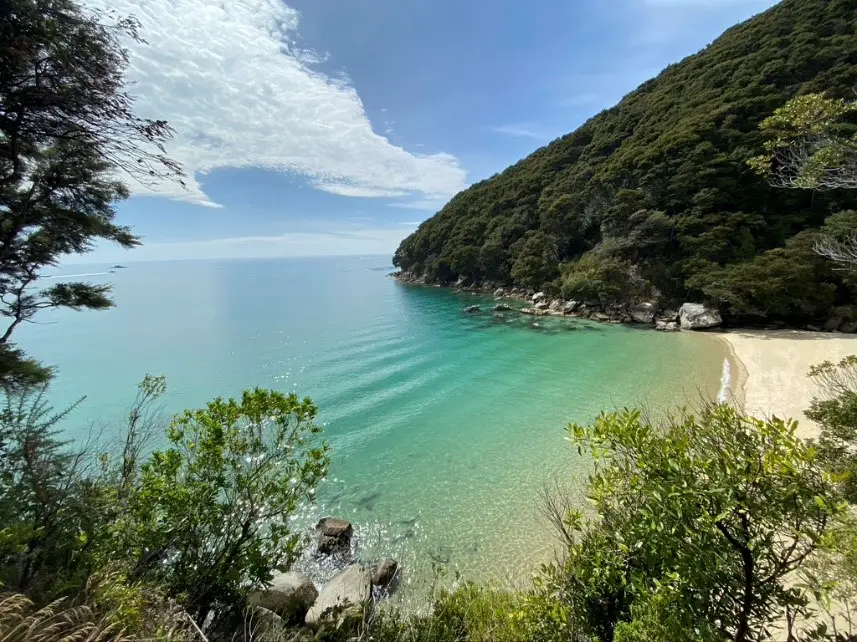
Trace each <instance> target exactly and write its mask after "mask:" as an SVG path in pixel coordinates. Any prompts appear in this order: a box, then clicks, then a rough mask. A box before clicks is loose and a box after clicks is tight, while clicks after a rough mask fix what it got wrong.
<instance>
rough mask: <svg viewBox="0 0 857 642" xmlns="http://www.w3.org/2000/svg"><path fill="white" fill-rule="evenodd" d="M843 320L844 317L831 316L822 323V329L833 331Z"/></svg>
mask: <svg viewBox="0 0 857 642" xmlns="http://www.w3.org/2000/svg"><path fill="white" fill-rule="evenodd" d="M844 322H845V319H843V318H842V317H833V318H832V319H828V321H827V323H825V324H824V329H825V330H826V331H827V332H833V331H834V330H838V329H839V326H841V325H842V324H843V323H844Z"/></svg>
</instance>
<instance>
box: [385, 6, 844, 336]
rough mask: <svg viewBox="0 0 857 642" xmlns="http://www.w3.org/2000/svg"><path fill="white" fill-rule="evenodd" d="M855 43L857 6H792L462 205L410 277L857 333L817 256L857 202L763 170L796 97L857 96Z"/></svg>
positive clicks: (434, 234)
mask: <svg viewBox="0 0 857 642" xmlns="http://www.w3.org/2000/svg"><path fill="white" fill-rule="evenodd" d="M784 34H786V35H784ZM855 41H857V38H855V35H854V15H853V5H851V4H849V3H847V2H827V1H826V0H802V1H800V2H798V1H793V0H786V1H785V2H782V3H781V4H779V5H778V6H776V7H774V8H773V9H771V10H770V11H767V12H765V13H764V14H761V15H760V16H758V17H756V18H754V19H752V20H749V21H747V22H745V23H743V24H740V25H738V26H736V27H733V28H732V29H729V30H728V31H727V32H726V33H725V34H723V35H722V36H721V37H720V38H718V39H717V40H716V41H715V42H714V43H713V44H711V45H710V46H709V47H707V48H706V49H704V50H703V51H701V52H700V53H698V54H696V55H693V56H690V57H688V58H686V59H685V60H683V61H682V62H680V63H678V64H675V65H672V66H670V67H668V68H667V69H666V70H665V71H663V73H661V74H660V75H659V76H657V77H656V78H654V79H652V80H650V81H647V82H645V83H644V84H643V85H641V86H640V87H639V88H637V89H636V90H635V91H633V92H631V93H630V94H629V95H628V96H627V97H625V98H624V99H623V100H622V101H621V102H620V103H619V104H618V105H616V106H615V107H612V108H610V109H607V110H605V111H603V112H601V113H600V114H598V115H596V116H595V117H593V118H592V119H591V120H589V121H588V122H586V123H585V124H584V125H583V126H581V127H580V128H579V129H577V130H576V131H574V132H572V133H570V134H568V135H566V136H563V137H561V138H559V139H557V140H555V141H554V142H552V143H551V144H549V145H547V146H545V147H543V148H541V149H539V150H537V151H536V152H534V153H533V154H531V155H530V156H528V157H527V158H525V159H523V160H521V161H520V162H518V163H516V164H515V165H513V166H512V167H510V168H508V169H506V170H505V171H503V172H502V173H500V174H498V175H496V176H494V177H492V178H490V179H488V180H484V181H481V182H479V183H476V184H475V185H473V186H471V187H470V188H468V189H467V190H464V191H463V192H461V193H459V194H458V195H456V196H455V197H454V198H453V199H452V200H451V201H450V202H449V203H448V204H447V205H446V206H445V207H444V208H443V209H441V210H440V211H439V212H438V213H437V214H436V215H434V216H433V217H432V218H430V219H429V220H427V221H425V222H424V223H423V224H422V225H421V226H420V227H419V228H418V229H417V231H416V232H414V233H413V234H412V235H411V236H409V237H408V238H406V239H405V240H404V241H403V242H402V243H401V245H400V247H399V248H398V250H397V252H396V254H395V257H394V264H395V265H396V266H397V267H399V268H400V269H401V270H402V271H403V272H404V273H407V274H409V275H410V278H411V279H412V280H413V279H416V280H424V281H425V282H428V283H435V284H442V285H455V284H466V285H476V286H478V287H484V288H485V289H490V288H493V287H506V288H509V287H519V288H525V289H528V290H530V291H533V292H538V291H545V292H546V293H548V294H549V295H552V296H556V297H558V298H562V299H566V300H577V301H593V302H597V303H599V304H600V305H601V306H602V307H608V306H613V305H617V304H619V305H621V304H633V303H637V302H640V301H655V302H657V303H658V305H660V306H661V307H662V308H669V309H677V308H678V307H679V306H681V304H682V303H684V302H687V301H691V302H700V303H707V304H709V305H712V306H714V307H717V308H718V309H719V310H720V312H721V313H722V314H723V315H724V318H729V319H731V320H732V321H733V322H734V323H735V324H736V325H746V324H752V325H755V324H758V323H759V322H760V321H761V322H763V323H764V322H767V321H771V320H778V321H780V322H785V323H786V324H788V325H790V326H797V327H806V325H815V326H818V327H823V326H825V325H828V326H829V327H830V326H832V327H834V328H836V327H839V326H842V325H843V324H845V323H849V322H853V321H857V308H854V307H853V306H852V302H853V301H854V300H855V294H857V290H855V288H857V283H855V281H854V280H853V279H852V278H849V275H848V274H847V273H843V272H842V271H839V270H836V269H835V266H834V265H833V264H832V263H831V262H830V261H827V260H826V259H824V258H823V257H820V256H819V255H818V254H816V253H815V252H814V251H813V250H814V244H815V241H816V239H817V238H818V237H819V235H820V234H825V235H837V234H839V235H841V234H843V233H846V232H848V231H851V230H854V229H857V212H855V210H857V192H855V191H853V190H837V191H826V192H822V191H811V190H788V189H781V188H776V187H772V186H770V185H769V184H768V183H767V182H766V181H765V179H764V178H762V177H760V176H758V175H757V174H755V173H754V172H753V171H752V170H751V169H750V168H749V167H748V160H749V159H751V158H752V157H754V156H755V155H757V154H759V153H761V151H762V149H763V146H764V142H765V136H764V133H763V132H761V131H760V130H759V125H760V123H761V122H762V121H763V120H764V119H765V118H767V117H768V116H770V115H771V113H772V112H773V111H774V110H776V109H777V108H779V107H781V106H782V105H784V104H785V103H786V102H787V101H789V100H790V99H792V98H793V97H795V96H796V95H800V94H806V93H809V92H818V93H824V95H825V96H829V97H834V98H846V99H853V91H854V90H853V88H854V87H855V85H857V67H855V66H854V65H853V63H852V62H850V61H849V53H848V52H853V51H854V50H855V49H857V42H855Z"/></svg>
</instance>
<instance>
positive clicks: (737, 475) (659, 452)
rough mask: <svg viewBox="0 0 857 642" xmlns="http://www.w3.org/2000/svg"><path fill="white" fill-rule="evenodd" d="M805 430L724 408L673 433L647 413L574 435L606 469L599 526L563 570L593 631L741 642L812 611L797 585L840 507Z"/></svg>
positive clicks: (620, 416) (621, 415)
mask: <svg viewBox="0 0 857 642" xmlns="http://www.w3.org/2000/svg"><path fill="white" fill-rule="evenodd" d="M796 426H797V424H795V423H794V422H784V421H781V420H779V419H776V418H774V419H771V420H769V421H763V420H759V419H753V418H751V417H746V416H743V415H742V414H740V413H739V412H738V411H736V410H735V409H733V408H731V407H729V406H726V405H716V406H710V407H707V408H705V409H704V410H703V411H702V412H701V413H700V414H699V415H693V414H689V413H685V414H683V415H681V416H680V417H677V418H675V419H674V420H671V421H669V422H667V423H666V425H663V426H656V425H653V424H652V423H650V422H649V421H647V420H645V419H644V418H643V417H642V416H641V414H640V412H638V411H623V412H618V413H612V414H605V415H602V416H601V417H599V418H598V419H597V420H596V421H595V423H594V424H593V425H591V426H586V427H584V426H578V425H572V426H570V432H571V435H572V438H573V439H574V441H575V442H576V443H577V444H578V448H579V450H580V451H581V452H582V451H583V450H584V449H586V450H588V451H589V452H590V453H591V454H592V455H593V456H594V458H595V461H596V470H595V472H594V473H593V474H592V475H591V476H590V480H589V497H590V499H591V501H592V502H593V505H594V507H595V510H596V511H597V515H598V519H597V520H596V521H593V522H589V523H587V524H583V523H582V522H581V524H580V526H579V533H580V534H579V540H578V542H577V543H576V544H575V545H573V546H572V547H571V549H570V551H569V556H568V560H567V562H566V564H565V566H564V569H563V570H564V574H565V578H564V581H565V583H566V585H567V586H568V587H569V588H568V589H567V590H568V594H569V595H570V597H571V606H572V610H573V613H572V615H573V617H574V618H576V620H577V622H578V625H579V626H580V627H581V628H582V629H583V631H584V632H585V633H586V634H588V635H590V636H592V637H594V638H597V639H599V640H605V641H606V640H615V639H622V640H638V639H640V640H641V639H650V640H696V639H728V640H734V641H735V642H743V641H745V640H756V639H759V638H760V637H761V636H763V631H764V630H765V627H767V626H768V625H769V624H770V623H771V622H773V621H774V620H776V619H777V618H780V617H782V616H783V614H784V612H785V609H786V607H788V608H789V609H791V611H792V613H796V614H800V613H805V611H806V609H805V607H806V604H807V597H806V595H805V594H804V593H802V592H801V591H800V590H798V589H797V588H796V587H794V586H791V585H790V584H789V582H788V581H787V576H788V575H789V574H790V573H791V572H792V571H794V570H795V569H798V568H800V567H801V566H802V564H804V562H805V561H806V559H807V558H808V557H809V556H810V555H812V554H813V553H814V552H815V551H816V550H817V548H818V546H819V543H820V541H821V539H822V537H823V536H824V534H825V532H826V531H827V529H828V526H829V523H830V521H831V520H832V519H833V518H834V517H835V516H837V515H839V514H840V513H841V507H840V506H839V505H838V503H837V494H836V487H835V485H834V483H833V482H832V480H831V479H830V477H829V476H828V475H827V474H826V473H825V472H824V470H823V469H822V468H821V467H820V462H819V460H818V454H817V452H816V450H815V449H814V448H812V447H810V446H809V445H807V444H805V443H804V442H802V441H801V440H800V439H798V438H797V437H796V436H795V429H796ZM667 614H668V617H667ZM614 635H615V637H614ZM695 636H696V637H695Z"/></svg>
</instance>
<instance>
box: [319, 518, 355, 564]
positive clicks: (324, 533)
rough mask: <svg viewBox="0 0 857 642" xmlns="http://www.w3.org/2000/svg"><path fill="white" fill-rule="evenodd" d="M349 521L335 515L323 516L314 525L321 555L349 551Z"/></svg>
mask: <svg viewBox="0 0 857 642" xmlns="http://www.w3.org/2000/svg"><path fill="white" fill-rule="evenodd" d="M353 534H354V527H353V526H352V525H351V522H346V521H345V520H344V519H339V518H337V517H324V518H322V519H321V520H320V521H319V522H318V524H316V525H315V535H316V541H317V542H318V552H319V553H321V554H323V555H341V554H347V553H350V552H351V536H352V535H353Z"/></svg>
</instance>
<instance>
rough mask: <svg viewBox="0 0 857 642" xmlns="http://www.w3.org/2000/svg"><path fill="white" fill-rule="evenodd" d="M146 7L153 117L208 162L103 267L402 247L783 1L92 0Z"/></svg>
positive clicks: (195, 166)
mask: <svg viewBox="0 0 857 642" xmlns="http://www.w3.org/2000/svg"><path fill="white" fill-rule="evenodd" d="M86 1H87V3H88V4H90V5H91V6H93V7H95V8H112V9H115V10H117V11H119V12H122V13H130V14H134V15H135V16H136V17H137V18H138V19H139V20H140V21H141V23H142V25H143V33H144V36H145V37H146V39H147V41H148V43H149V44H147V45H146V44H131V45H129V47H130V49H131V68H130V71H129V79H130V80H131V81H132V82H133V86H132V88H131V91H132V93H133V94H134V95H135V96H137V109H138V112H139V113H140V115H142V116H146V117H152V118H165V119H167V120H168V121H169V122H170V123H171V124H172V125H173V127H174V128H175V129H176V137H175V139H174V141H173V142H172V143H171V144H170V146H169V148H168V149H169V151H170V153H171V155H172V156H174V157H175V158H176V159H177V160H179V161H181V162H182V163H183V164H184V166H185V169H186V171H187V173H188V175H189V181H188V185H189V186H188V189H187V190H182V189H181V188H180V187H178V186H177V185H174V184H161V185H157V186H155V187H154V188H153V189H152V188H143V187H142V186H134V185H132V186H131V187H132V189H133V190H134V196H133V197H132V198H131V199H130V200H129V201H127V202H124V203H122V204H121V205H120V206H119V208H118V209H119V220H120V222H122V223H124V224H129V225H132V226H133V227H134V229H135V230H136V231H137V232H138V233H139V234H141V235H142V236H143V237H144V245H143V247H142V248H139V249H136V250H133V251H131V252H126V251H123V250H119V249H116V248H112V247H109V246H103V247H99V248H98V249H97V251H96V252H95V253H94V254H93V255H89V256H87V257H81V260H83V261H86V262H92V261H99V260H104V261H133V260H157V259H179V258H217V257H224V258H233V257H256V256H307V255H322V254H379V253H391V252H392V251H393V250H394V249H395V247H396V246H397V244H398V242H399V241H400V240H401V239H402V238H403V237H405V236H406V235H407V234H409V233H410V232H411V231H413V229H414V228H415V226H416V224H417V223H418V222H419V221H422V220H424V219H426V218H428V217H429V216H431V215H432V214H433V213H434V212H435V211H436V210H437V209H439V208H440V207H441V206H442V205H443V203H444V202H445V201H446V200H448V199H449V198H450V197H451V196H452V195H454V194H455V193H456V192H457V191H459V190H460V189H463V188H464V187H466V186H467V185H469V184H471V183H473V182H475V181H478V180H481V179H483V178H486V177H488V176H490V175H492V174H494V173H496V172H499V171H501V170H502V169H503V168H505V167H506V166H508V165H509V164H511V163H514V162H515V161H517V160H518V159H520V158H522V157H523V156H526V155H527V154H529V153H530V152H532V151H533V150H534V149H536V148H538V147H540V146H542V145H544V144H546V143H547V142H549V141H551V140H552V139H554V138H556V137H557V136H560V135H562V134H564V133H567V132H569V131H571V130H573V129H574V128H575V127H577V126H578V125H580V124H581V123H582V122H584V121H585V120H586V119H587V118H589V117H590V116H592V115H593V114H595V113H597V112H598V111H600V110H601V109H603V108H605V107H608V106H610V105H612V104H614V103H616V102H617V101H618V100H619V99H620V98H621V97H622V96H623V95H624V94H626V93H627V92H628V91H630V90H632V89H633V88H634V87H636V86H637V85H638V84H639V83H640V82H642V81H643V80H645V79H647V78H649V77H651V76H653V75H655V74H657V73H658V72H659V71H660V70H661V69H662V68H663V67H665V66H666V65H668V64H669V63H671V62H675V61H678V60H680V59H681V58H683V57H684V56H686V55H688V54H691V53H693V52H695V51H697V50H699V49H700V48H702V47H703V46H705V45H706V44H708V43H709V42H711V40H713V39H714V38H716V37H717V36H718V35H719V34H720V33H721V32H722V31H723V30H724V29H726V28H727V27H729V26H730V25H732V24H735V23H736V22H738V21H740V20H743V19H746V18H748V17H750V16H752V15H754V14H755V13H758V12H759V11H762V10H764V9H766V8H768V7H770V6H772V5H773V4H775V3H774V2H773V1H772V0H564V1H561V0H536V1H535V2H530V3H522V2H513V1H511V0H493V1H492V2H487V1H485V0H483V1H480V2H476V1H473V0H289V1H288V2H287V3H283V2H280V1H279V0H86Z"/></svg>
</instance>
